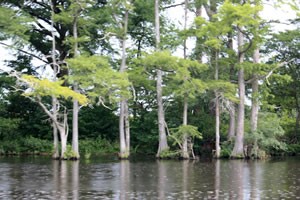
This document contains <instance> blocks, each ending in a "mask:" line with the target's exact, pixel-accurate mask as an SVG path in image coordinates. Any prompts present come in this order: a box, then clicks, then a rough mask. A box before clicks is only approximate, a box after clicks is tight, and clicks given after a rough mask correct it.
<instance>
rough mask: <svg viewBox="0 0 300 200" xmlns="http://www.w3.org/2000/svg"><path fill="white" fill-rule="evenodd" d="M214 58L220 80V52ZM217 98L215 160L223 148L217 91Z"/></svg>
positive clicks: (217, 94)
mask: <svg viewBox="0 0 300 200" xmlns="http://www.w3.org/2000/svg"><path fill="white" fill-rule="evenodd" d="M214 53H215V56H214V60H215V80H216V81H218V80H219V64H218V57H219V52H218V51H217V50H216V51H215V52H214ZM215 97H216V104H215V106H216V113H215V114H216V146H215V148H216V151H215V158H219V157H220V154H221V147H220V100H219V92H218V91H217V90H216V91H215Z"/></svg>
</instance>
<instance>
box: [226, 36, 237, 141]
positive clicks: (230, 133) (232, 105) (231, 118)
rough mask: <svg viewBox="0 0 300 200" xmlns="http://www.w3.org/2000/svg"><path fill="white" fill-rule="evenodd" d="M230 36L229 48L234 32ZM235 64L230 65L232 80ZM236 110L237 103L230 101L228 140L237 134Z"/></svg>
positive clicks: (231, 45) (231, 44)
mask: <svg viewBox="0 0 300 200" xmlns="http://www.w3.org/2000/svg"><path fill="white" fill-rule="evenodd" d="M228 37H229V41H228V48H230V49H232V50H234V49H233V36H232V34H231V33H230V34H229V35H228ZM234 68H235V66H234V64H232V65H231V66H230V70H229V77H230V81H232V80H233V79H234V75H235V69H234ZM235 112H236V105H235V103H234V102H232V101H230V105H229V128H228V135H227V138H228V140H231V139H232V138H234V136H235V129H236V127H235V120H236V119H235V116H236V114H235Z"/></svg>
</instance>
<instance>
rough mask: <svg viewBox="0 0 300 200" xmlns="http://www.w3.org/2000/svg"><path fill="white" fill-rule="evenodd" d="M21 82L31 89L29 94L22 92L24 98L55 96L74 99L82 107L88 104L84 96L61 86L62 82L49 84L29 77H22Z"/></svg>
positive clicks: (46, 80) (45, 80)
mask: <svg viewBox="0 0 300 200" xmlns="http://www.w3.org/2000/svg"><path fill="white" fill-rule="evenodd" d="M21 80H22V81H24V83H26V84H27V85H28V87H29V88H30V89H33V91H31V92H24V95H25V96H56V97H62V98H64V99H68V98H72V99H76V100H77V101H78V102H79V103H80V104H82V105H86V104H87V103H88V99H87V98H86V96H84V95H82V94H79V93H77V92H74V91H73V90H71V89H70V88H68V87H65V86H62V83H63V82H62V81H55V82H51V81H49V80H48V79H42V80H40V79H38V78H36V77H34V76H31V75H22V78H21Z"/></svg>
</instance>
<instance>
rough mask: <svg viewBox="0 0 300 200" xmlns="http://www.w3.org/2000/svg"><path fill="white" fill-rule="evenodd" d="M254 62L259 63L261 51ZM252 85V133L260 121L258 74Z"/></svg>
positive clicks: (254, 55) (255, 53)
mask: <svg viewBox="0 0 300 200" xmlns="http://www.w3.org/2000/svg"><path fill="white" fill-rule="evenodd" d="M253 62H254V63H259V49H256V50H255V51H254V54H253ZM251 85H252V106H251V119H250V120H251V121H250V122H251V132H252V133H253V132H255V131H256V130H257V121H258V110H259V100H258V77H257V75H256V74H254V75H253V81H252V83H251Z"/></svg>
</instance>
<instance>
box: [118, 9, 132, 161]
mask: <svg viewBox="0 0 300 200" xmlns="http://www.w3.org/2000/svg"><path fill="white" fill-rule="evenodd" d="M128 14H129V11H128V10H126V12H125V16H124V26H123V29H124V33H123V34H124V35H123V38H122V61H121V66H120V72H121V73H124V72H125V71H126V70H127V66H126V37H127V28H128ZM119 134H120V152H119V157H120V158H121V159H127V158H128V157H129V155H130V127H129V112H128V101H127V99H123V100H122V101H121V102H120V117H119Z"/></svg>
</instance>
